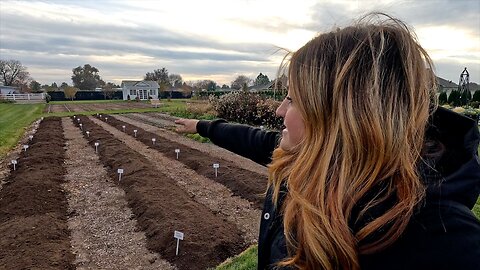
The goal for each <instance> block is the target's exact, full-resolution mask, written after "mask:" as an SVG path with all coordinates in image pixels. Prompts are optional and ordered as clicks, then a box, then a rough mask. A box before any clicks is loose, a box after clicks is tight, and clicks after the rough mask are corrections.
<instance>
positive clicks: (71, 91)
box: [63, 86, 78, 100]
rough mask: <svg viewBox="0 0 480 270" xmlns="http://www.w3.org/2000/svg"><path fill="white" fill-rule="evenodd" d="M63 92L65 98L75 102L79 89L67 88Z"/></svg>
mask: <svg viewBox="0 0 480 270" xmlns="http://www.w3.org/2000/svg"><path fill="white" fill-rule="evenodd" d="M63 92H64V94H65V98H69V99H71V100H73V99H74V98H75V94H77V92H78V88H75V87H73V86H67V87H65V89H63Z"/></svg>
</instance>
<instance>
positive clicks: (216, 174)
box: [213, 163, 220, 177]
mask: <svg viewBox="0 0 480 270" xmlns="http://www.w3.org/2000/svg"><path fill="white" fill-rule="evenodd" d="M213 168H214V169H215V177H217V176H218V168H220V164H218V163H214V164H213Z"/></svg>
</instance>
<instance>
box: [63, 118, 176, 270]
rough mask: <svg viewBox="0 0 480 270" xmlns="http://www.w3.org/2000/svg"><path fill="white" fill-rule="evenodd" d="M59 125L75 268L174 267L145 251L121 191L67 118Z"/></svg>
mask: <svg viewBox="0 0 480 270" xmlns="http://www.w3.org/2000/svg"><path fill="white" fill-rule="evenodd" d="M62 124H63V128H64V134H65V137H66V139H67V145H66V151H67V152H66V160H65V163H66V166H67V171H68V174H67V175H66V176H65V178H66V180H67V184H65V186H64V188H65V190H66V191H67V192H68V194H69V196H68V204H69V212H70V219H69V221H68V224H69V228H70V230H71V232H72V240H71V242H72V250H73V252H74V253H75V254H76V261H75V263H76V265H77V269H165V270H169V269H175V268H174V267H173V266H171V265H170V264H169V263H168V262H166V261H165V260H162V259H160V256H159V255H158V254H154V253H151V252H150V251H149V250H147V248H146V241H145V235H144V234H143V233H142V232H137V231H136V221H135V219H134V216H133V214H132V213H131V210H130V209H129V208H128V205H127V202H126V199H125V193H124V191H123V190H122V189H121V188H119V187H117V186H116V185H115V184H114V183H113V181H112V180H111V179H110V178H109V177H108V176H107V173H106V171H105V169H104V168H103V166H102V165H101V164H100V162H99V160H98V157H97V155H96V154H95V151H94V150H93V148H91V147H90V146H88V145H87V141H86V140H85V139H84V138H83V137H82V134H81V133H80V132H79V130H78V129H77V128H76V127H74V126H73V124H72V122H71V120H70V119H69V118H63V119H62ZM79 165H81V166H79Z"/></svg>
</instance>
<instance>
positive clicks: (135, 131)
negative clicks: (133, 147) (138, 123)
mask: <svg viewBox="0 0 480 270" xmlns="http://www.w3.org/2000/svg"><path fill="white" fill-rule="evenodd" d="M133 132H134V133H135V138H136V137H137V130H136V129H134V130H133Z"/></svg>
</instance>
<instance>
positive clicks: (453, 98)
mask: <svg viewBox="0 0 480 270" xmlns="http://www.w3.org/2000/svg"><path fill="white" fill-rule="evenodd" d="M448 104H450V105H452V106H460V92H458V91H457V90H453V91H452V92H450V95H449V96H448Z"/></svg>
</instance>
